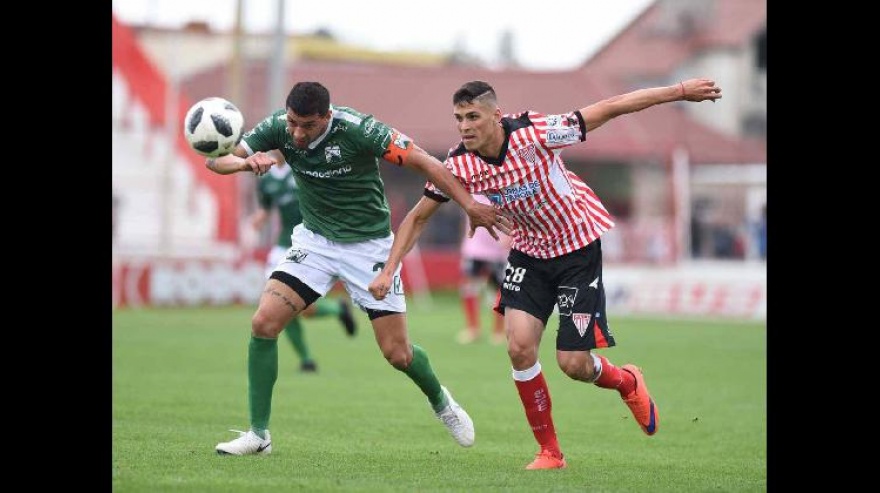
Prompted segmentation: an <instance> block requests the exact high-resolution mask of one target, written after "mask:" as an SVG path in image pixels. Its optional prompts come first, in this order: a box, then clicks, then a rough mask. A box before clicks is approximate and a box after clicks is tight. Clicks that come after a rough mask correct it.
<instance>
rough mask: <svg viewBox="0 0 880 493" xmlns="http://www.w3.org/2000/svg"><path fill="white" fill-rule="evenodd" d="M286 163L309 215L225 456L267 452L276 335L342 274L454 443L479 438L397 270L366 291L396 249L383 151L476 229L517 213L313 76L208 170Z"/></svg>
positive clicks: (252, 350) (286, 265) (269, 292)
mask: <svg viewBox="0 0 880 493" xmlns="http://www.w3.org/2000/svg"><path fill="white" fill-rule="evenodd" d="M272 151H280V152H281V154H282V155H283V157H284V161H286V162H287V163H288V165H289V166H290V167H291V169H292V170H293V172H294V174H295V175H294V176H295V178H296V180H297V183H298V185H299V200H300V210H301V212H302V215H303V222H302V223H301V224H299V225H297V226H296V227H295V228H293V234H292V235H291V239H292V245H291V247H290V249H288V250H287V252H286V254H285V256H284V258H283V259H282V261H281V262H280V263H279V264H278V265H277V266H276V267H275V270H274V272H272V275H271V276H270V278H269V280H268V281H267V283H266V287H265V289H264V290H263V294H262V295H261V297H260V304H259V306H258V307H257V311H256V313H254V316H253V318H252V319H251V339H250V344H249V346H248V397H249V399H248V403H249V411H250V429H249V430H248V431H246V432H239V437H238V438H236V439H234V440H231V441H229V442H223V443H219V444H217V447H216V450H217V453H220V454H232V455H250V454H268V453H271V451H272V441H271V437H270V434H269V429H268V428H269V417H270V412H271V403H272V390H273V387H274V384H275V380H276V378H277V376H278V346H277V338H278V334H280V333H281V331H282V330H283V329H284V326H285V325H286V324H287V323H288V322H289V321H290V320H291V319H293V318H294V317H295V316H297V315H298V314H299V313H300V312H301V311H302V310H303V309H304V308H305V307H307V306H309V305H311V304H312V303H314V302H315V300H317V299H318V298H320V297H321V296H324V295H325V294H327V292H328V291H329V290H330V288H331V287H332V286H333V285H334V284H335V283H336V282H337V281H341V282H342V284H343V286H344V287H345V289H346V291H348V294H349V296H350V297H351V299H352V301H353V302H354V303H355V304H357V305H358V306H359V307H360V308H361V309H362V310H364V311H365V312H366V313H367V315H368V317H369V319H370V322H371V324H372V326H373V331H374V333H375V336H376V342H377V344H378V345H379V348H380V350H381V351H382V355H383V356H384V357H385V359H386V360H387V361H388V363H390V364H391V365H392V366H393V367H394V368H396V369H397V370H400V371H402V372H403V373H404V374H405V375H406V376H407V377H409V378H410V379H411V380H412V381H413V382H414V383H415V384H416V385H417V386H418V387H419V389H420V390H421V391H422V393H423V394H425V396H426V397H427V399H428V402H429V404H430V405H431V408H432V410H433V411H434V413H435V415H436V416H437V418H438V419H440V421H442V422H443V424H444V426H446V429H447V430H448V431H449V433H450V434H451V435H452V437H453V438H454V439H455V440H456V442H458V444H459V445H462V446H465V447H469V446H471V445H473V443H474V426H473V421H472V420H471V418H470V416H468V414H467V412H465V410H464V409H463V408H462V407H461V406H460V405H458V403H457V402H456V401H455V400H454V399H453V398H452V395H451V394H450V393H449V391H448V390H447V388H446V387H444V386H442V385H441V384H440V381H439V380H438V379H437V376H436V374H435V373H434V370H433V368H432V367H431V363H430V361H429V360H428V355H427V352H425V350H424V349H422V348H421V347H420V346H418V345H416V344H413V343H411V342H410V340H409V334H408V332H407V328H406V301H405V298H404V290H403V283H402V282H401V280H400V267H398V268H397V270H396V271H395V272H394V276H393V279H394V282H393V289H392V290H391V292H390V293H388V295H387V296H385V297H384V298H383V299H381V300H377V299H375V298H374V297H373V296H372V294H370V292H369V290H368V285H369V283H370V281H372V279H373V277H374V275H375V273H376V272H377V271H378V270H380V269H382V267H383V265H384V262H385V259H386V258H388V254H389V253H390V249H391V244H392V242H393V240H394V235H393V234H392V232H391V212H390V208H389V206H388V201H387V199H386V197H385V192H384V184H383V183H382V178H381V177H380V175H379V162H380V158H381V159H383V160H385V161H388V162H389V163H392V164H394V165H397V166H403V167H407V168H412V169H414V170H416V171H419V172H421V173H422V174H423V175H425V177H426V178H427V179H428V180H430V181H431V182H432V183H435V184H437V186H438V187H439V188H440V189H441V190H443V192H444V193H447V194H448V195H449V197H450V198H452V200H454V201H455V202H456V203H458V204H459V205H460V206H461V207H462V208H463V209H464V210H465V212H467V214H468V217H469V219H470V224H471V232H473V231H474V230H475V228H477V227H481V226H482V227H485V228H486V229H487V230H488V231H489V233H490V234H491V235H492V236H493V237H495V238H496V239H497V237H498V235H497V234H496V233H495V230H494V228H495V227H497V228H499V230H501V231H502V232H504V233H509V232H510V229H509V228H510V221H509V220H507V218H505V217H503V216H500V215H498V214H496V213H495V209H494V208H493V207H492V206H490V205H486V204H481V203H479V202H477V201H476V200H474V198H473V197H472V196H471V195H470V194H469V193H468V192H467V191H466V190H465V189H464V187H462V185H461V184H460V183H459V182H458V181H457V180H456V179H455V177H453V175H452V173H451V172H449V170H448V169H446V167H445V166H443V165H442V163H441V162H440V161H438V160H437V159H436V158H434V157H432V156H430V155H429V154H427V153H426V152H424V151H423V150H422V149H420V148H418V147H417V146H416V145H415V144H414V143H413V141H412V140H411V139H409V138H408V137H407V136H406V135H404V134H402V133H400V132H399V131H397V130H395V129H394V128H392V127H390V126H388V125H386V124H384V123H382V122H380V121H379V120H376V119H375V118H373V116H372V115H367V114H363V113H360V112H358V111H355V110H353V109H351V108H345V107H342V106H331V105H330V93H329V92H328V91H327V89H326V88H325V87H324V86H323V85H321V84H320V83H317V82H299V83H297V84H296V85H294V86H293V88H292V89H291V90H290V93H289V94H288V95H287V100H286V102H285V109H284V110H279V111H276V112H275V113H273V114H272V115H270V116H269V117H268V118H266V119H264V120H263V121H261V122H260V123H259V124H257V125H256V126H255V127H254V128H253V129H252V130H250V131H249V132H247V133H246V134H245V135H244V137H243V139H242V141H241V143H239V145H237V146H236V148H235V150H234V151H233V152H232V154H228V155H226V156H223V157H219V158H216V159H208V160H207V161H206V163H205V164H206V166H207V167H208V169H210V170H212V171H214V172H216V173H220V174H231V173H237V172H241V171H246V172H247V171H250V172H254V173H256V174H257V175H263V174H265V173H266V172H267V171H268V170H269V168H270V167H271V166H273V165H275V164H278V163H280V162H281V160H280V159H279V156H278V155H277V153H274V152H272Z"/></svg>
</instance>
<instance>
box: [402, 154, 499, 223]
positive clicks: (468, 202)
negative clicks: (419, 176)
mask: <svg viewBox="0 0 880 493" xmlns="http://www.w3.org/2000/svg"><path fill="white" fill-rule="evenodd" d="M403 165H404V166H406V167H409V168H415V169H417V170H419V171H421V172H422V173H423V174H424V175H425V176H427V177H428V180H430V181H431V183H433V184H434V185H436V186H437V187H438V188H440V189H441V190H443V192H444V193H445V194H447V195H448V196H449V198H451V199H452V200H454V201H455V202H456V203H458V205H460V206H461V208H462V209H464V211H465V212H466V213H467V215H468V218H470V225H471V229H470V232H469V236H473V234H474V231H475V230H476V229H477V228H478V227H480V226H482V227H484V228H486V230H487V231H489V234H490V235H492V237H493V238H495V239H496V240H497V239H498V234H497V233H496V232H495V229H494V228H496V227H497V228H498V229H499V230H500V231H501V232H502V233H504V234H510V227H511V223H510V220H509V219H507V218H506V217H504V216H503V215H501V214H496V213H495V208H494V207H492V206H491V205H486V204H481V203H479V202H477V201H476V200H474V197H473V196H472V195H471V194H470V193H468V191H467V190H465V188H464V187H463V186H462V185H461V183H459V181H458V179H457V178H456V177H455V176H454V175H453V174H452V172H451V171H449V170H448V169H446V166H444V165H443V163H441V162H440V161H439V160H437V158H435V157H433V156H431V155H430V154H428V153H427V152H425V151H423V150H422V149H421V148H419V147H416V148H415V149H413V150H412V152H410V153H409V154H407V156H406V160H405V161H404V162H403Z"/></svg>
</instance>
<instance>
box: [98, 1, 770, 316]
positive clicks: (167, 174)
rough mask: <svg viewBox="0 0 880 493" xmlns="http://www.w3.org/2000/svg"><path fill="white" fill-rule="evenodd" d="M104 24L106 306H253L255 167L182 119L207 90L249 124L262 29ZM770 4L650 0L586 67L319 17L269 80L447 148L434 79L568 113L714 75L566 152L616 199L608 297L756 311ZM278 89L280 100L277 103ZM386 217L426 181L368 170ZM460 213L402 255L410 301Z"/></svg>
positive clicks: (259, 113) (443, 284)
mask: <svg viewBox="0 0 880 493" xmlns="http://www.w3.org/2000/svg"><path fill="white" fill-rule="evenodd" d="M112 34H113V36H112V37H113V105H112V107H113V115H112V118H113V124H112V129H113V190H112V193H113V306H114V307H126V306H139V305H162V306H169V305H170V306H173V305H224V304H232V303H253V302H255V301H256V296H257V295H258V293H259V291H260V287H261V286H262V283H263V277H262V258H263V255H264V253H265V251H266V249H267V248H268V246H269V243H270V242H271V238H272V237H273V233H272V232H265V234H264V235H262V236H260V237H254V236H253V234H252V233H251V232H250V230H249V229H248V228H247V226H246V224H245V222H244V218H245V217H247V215H248V214H249V213H250V212H251V211H253V209H254V207H255V201H254V197H253V186H252V185H253V180H254V177H253V176H245V175H243V174H242V175H241V176H239V175H236V176H235V177H234V178H230V177H221V176H216V175H213V174H211V173H209V172H207V170H205V169H204V167H203V165H202V164H203V161H202V159H201V158H199V157H198V156H196V155H195V154H194V153H192V152H191V151H189V150H188V148H187V147H186V144H185V142H184V141H183V139H182V132H181V129H180V122H181V121H182V119H183V115H184V113H185V112H186V109H187V108H188V107H189V105H190V104H191V103H192V102H194V101H196V100H198V99H201V98H203V97H206V96H215V95H217V96H222V97H226V98H228V99H230V100H232V101H233V102H235V103H236V104H237V105H238V106H239V107H240V108H241V109H242V110H243V113H244V114H245V120H246V126H247V125H249V124H252V123H254V122H256V121H259V120H260V119H261V118H263V117H264V116H265V114H267V112H268V111H269V109H270V107H269V101H268V100H267V97H266V95H267V93H269V92H271V88H270V89H269V90H267V87H270V86H271V84H272V82H273V74H274V71H275V70H277V69H278V67H279V64H278V59H277V58H275V57H274V56H275V53H276V51H275V46H277V45H276V44H275V41H276V39H274V38H273V36H272V34H271V33H236V32H214V31H211V30H210V29H209V28H208V27H207V26H206V25H204V24H198V23H194V24H190V25H188V26H186V28H185V29H183V30H174V31H172V30H167V29H161V28H156V27H152V26H148V25H142V26H128V25H123V24H121V23H120V22H118V20H117V19H116V18H115V17H114V18H113V19H112ZM765 47H766V4H765V3H764V2H763V1H756V0H748V1H741V0H718V1H715V2H688V1H675V0H662V1H657V2H654V3H652V4H651V5H650V6H649V7H648V8H646V10H645V11H644V12H643V13H642V14H641V15H639V16H637V17H636V18H635V19H633V21H632V22H631V23H630V24H629V25H627V26H626V27H625V28H624V29H622V30H621V31H620V32H619V33H618V34H617V35H616V36H615V37H613V38H612V39H611V40H610V41H609V42H608V43H607V44H606V45H605V46H603V47H602V48H601V49H600V50H599V51H597V52H596V54H595V55H593V56H592V57H591V58H590V59H588V60H585V61H584V63H583V65H582V66H581V67H578V68H576V69H574V70H571V71H564V72H530V71H526V70H523V69H521V68H519V67H517V65H516V62H515V54H511V55H510V57H509V63H508V64H507V65H506V66H502V67H491V68H488V67H485V66H483V65H482V64H481V63H480V61H479V60H476V59H473V58H472V57H468V56H467V54H463V53H450V54H448V55H436V54H419V53H379V52H372V51H370V50H366V49H362V48H359V47H352V46H347V45H343V44H341V43H338V42H336V41H335V40H334V39H333V37H332V33H329V32H323V31H322V32H315V33H312V34H309V35H302V34H300V35H290V36H288V37H286V38H285V39H284V40H283V44H282V53H283V58H282V60H283V65H281V69H282V71H283V74H282V79H283V80H284V83H283V86H285V87H286V86H288V85H289V82H290V81H294V80H306V79H312V80H320V81H322V82H324V83H325V84H327V85H328V87H329V88H330V90H331V93H332V94H333V97H334V100H336V101H339V102H341V103H342V104H345V105H351V106H353V107H355V108H359V109H364V110H368V111H373V112H374V114H375V115H376V116H377V117H378V118H379V119H381V120H383V121H386V122H388V123H390V124H393V125H395V126H398V127H400V128H401V129H405V131H406V132H407V133H408V134H409V135H410V136H411V137H413V138H414V139H415V140H416V142H417V143H419V145H421V146H422V147H424V148H425V149H427V150H428V151H429V152H431V153H432V154H434V155H435V156H437V157H439V158H442V157H443V156H444V155H445V152H446V150H447V149H448V147H449V146H450V145H451V144H452V143H454V142H455V141H456V134H455V130H454V126H453V125H452V122H451V121H450V118H449V107H448V106H449V101H448V99H449V95H450V94H451V93H452V91H454V89H455V88H457V87H458V86H459V85H460V83H461V82H462V81H465V80H472V79H484V80H488V81H490V82H491V83H492V84H493V85H494V86H495V87H496V89H497V90H498V92H499V95H500V97H501V100H502V102H503V104H504V110H506V111H519V110H524V109H535V110H539V111H544V112H564V111H568V110H571V109H572V108H575V107H579V106H581V105H584V104H587V103H589V102H592V101H596V100H598V99H602V98H604V97H608V96H611V95H613V94H618V93H622V92H626V91H629V90H633V89H635V88H638V87H645V86H647V85H656V84H672V83H675V82H676V81H678V80H681V79H683V78H687V77H692V76H699V75H705V74H709V75H712V76H713V77H715V78H716V80H717V82H718V83H719V85H720V86H721V87H722V88H723V90H724V99H723V100H722V102H721V103H720V104H716V105H684V104H673V105H665V106H663V107H658V108H653V109H651V110H650V111H647V112H643V113H640V114H636V115H628V116H626V117H623V118H621V119H619V121H616V122H614V123H613V125H612V126H610V127H609V128H607V129H603V130H602V131H600V132H597V133H596V135H594V136H591V137H590V139H589V140H588V142H587V143H585V144H583V145H580V146H575V147H572V148H570V149H567V150H566V151H565V153H564V157H565V158H566V160H567V162H568V164H569V166H570V167H571V168H572V169H573V170H574V171H576V172H577V173H579V174H580V175H581V176H582V177H584V178H585V180H586V181H587V183H589V184H590V185H591V186H592V187H593V188H594V189H595V190H596V191H597V193H598V194H599V196H600V197H602V199H603V201H604V202H605V204H606V205H607V206H608V208H609V210H610V211H611V212H612V214H614V216H615V219H616V221H617V226H616V227H615V228H614V229H613V230H612V231H611V232H610V233H608V234H607V235H606V236H605V237H603V249H604V250H605V257H606V280H607V282H606V284H607V287H608V290H609V305H610V307H609V309H611V310H615V313H654V314H657V313H659V314H669V313H672V314H689V315H705V314H709V315H717V316H724V317H736V318H752V319H763V318H764V317H765V316H766V263H765V261H766V202H767V188H766V166H767V165H766V107H767V106H766V87H767V72H766V54H765V53H766V51H765ZM279 101H280V99H279ZM381 170H382V174H383V179H384V180H385V183H386V187H387V190H388V195H389V201H390V203H391V205H392V221H393V223H394V225H395V226H396V225H397V223H398V222H399V221H400V220H401V219H402V218H403V215H404V214H405V212H406V210H407V209H408V208H409V207H410V206H411V205H412V204H413V203H414V202H415V201H416V200H417V199H418V198H419V196H420V191H421V187H422V184H423V180H422V179H421V178H420V177H419V176H417V175H416V174H414V173H411V172H408V171H406V170H399V169H396V168H394V167H393V166H383V167H382V168H381ZM461 221H462V215H461V214H460V211H458V210H457V209H456V208H455V207H451V206H448V207H444V208H441V212H440V213H439V214H438V215H437V217H435V219H434V220H433V221H432V227H431V229H430V231H428V232H426V234H425V235H424V236H423V238H422V240H421V242H420V244H419V248H418V249H417V250H416V251H414V252H413V254H411V255H410V256H409V257H407V260H406V268H405V279H404V280H405V282H406V284H407V286H408V289H409V290H410V292H411V293H412V294H413V295H414V296H415V301H416V302H419V301H420V300H426V301H429V300H430V293H431V291H433V290H439V289H454V288H455V287H456V285H457V281H458V254H457V243H458V239H459V238H460V234H461V230H462V224H461Z"/></svg>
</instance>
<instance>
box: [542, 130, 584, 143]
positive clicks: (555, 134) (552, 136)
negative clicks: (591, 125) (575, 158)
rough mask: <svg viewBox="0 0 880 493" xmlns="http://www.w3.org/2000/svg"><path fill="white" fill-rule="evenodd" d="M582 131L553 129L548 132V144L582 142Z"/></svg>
mask: <svg viewBox="0 0 880 493" xmlns="http://www.w3.org/2000/svg"><path fill="white" fill-rule="evenodd" d="M580 140H581V131H580V130H578V129H576V128H563V129H553V130H548V131H547V143H548V144H573V143H575V142H580Z"/></svg>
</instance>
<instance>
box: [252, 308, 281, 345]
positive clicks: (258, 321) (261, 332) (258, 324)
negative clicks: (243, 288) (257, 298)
mask: <svg viewBox="0 0 880 493" xmlns="http://www.w3.org/2000/svg"><path fill="white" fill-rule="evenodd" d="M284 324H285V322H284V321H280V320H275V319H274V318H273V317H271V316H269V315H268V314H267V313H266V312H264V311H263V310H260V309H259V308H258V309H257V311H256V312H255V313H254V316H253V317H251V333H252V334H253V335H255V336H257V337H265V338H275V337H278V334H280V333H281V330H282V329H284Z"/></svg>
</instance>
